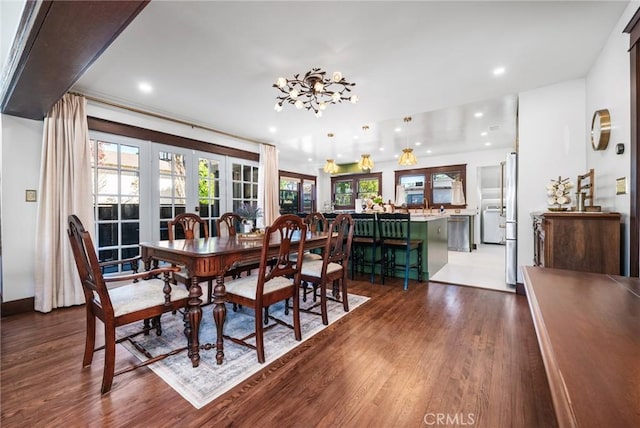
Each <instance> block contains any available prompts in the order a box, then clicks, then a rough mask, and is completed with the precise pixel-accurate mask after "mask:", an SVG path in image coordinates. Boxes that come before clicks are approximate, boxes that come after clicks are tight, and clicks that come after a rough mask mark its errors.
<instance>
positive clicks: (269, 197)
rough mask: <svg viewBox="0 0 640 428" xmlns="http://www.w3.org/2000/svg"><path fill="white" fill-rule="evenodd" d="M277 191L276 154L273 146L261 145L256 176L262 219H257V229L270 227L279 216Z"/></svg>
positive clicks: (278, 188) (278, 185)
mask: <svg viewBox="0 0 640 428" xmlns="http://www.w3.org/2000/svg"><path fill="white" fill-rule="evenodd" d="M279 190H280V183H279V182H278V152H277V151H276V148H275V146H271V145H268V144H262V145H261V146H260V172H259V174H258V206H259V207H260V208H262V213H263V217H262V219H258V222H257V226H258V227H263V226H269V225H271V223H273V221H274V220H275V219H277V218H278V216H279V215H280V196H279ZM260 220H262V222H261V221H260Z"/></svg>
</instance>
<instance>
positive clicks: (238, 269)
mask: <svg viewBox="0 0 640 428" xmlns="http://www.w3.org/2000/svg"><path fill="white" fill-rule="evenodd" d="M241 224H242V218H241V217H240V216H239V215H238V214H236V213H224V214H222V215H221V216H220V218H218V219H216V236H236V235H237V234H238V232H239V231H240V227H241ZM258 266H259V264H258V263H239V264H237V265H236V266H235V267H234V268H232V269H230V270H229V271H227V275H229V276H231V277H232V278H237V277H239V276H240V275H241V274H242V273H243V272H246V274H247V276H249V275H251V271H252V270H253V269H257V268H258Z"/></svg>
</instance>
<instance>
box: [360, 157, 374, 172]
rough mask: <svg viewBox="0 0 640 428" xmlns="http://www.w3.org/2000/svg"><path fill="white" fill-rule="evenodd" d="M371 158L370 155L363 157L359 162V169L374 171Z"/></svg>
mask: <svg viewBox="0 0 640 428" xmlns="http://www.w3.org/2000/svg"><path fill="white" fill-rule="evenodd" d="M370 156H371V155H369V154H364V155H362V157H361V158H360V160H359V161H358V168H360V169H368V170H372V169H373V161H372V160H371V157H370Z"/></svg>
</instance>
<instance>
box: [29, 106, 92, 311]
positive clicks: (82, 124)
mask: <svg viewBox="0 0 640 428" xmlns="http://www.w3.org/2000/svg"><path fill="white" fill-rule="evenodd" d="M91 183H92V182H91V150H90V147H89V129H88V126H87V115H86V100H85V98H84V97H81V96H77V95H71V94H66V95H64V96H63V97H62V99H61V100H60V101H58V102H57V103H56V104H55V105H54V106H53V107H52V109H51V111H50V112H49V114H48V115H47V117H46V118H45V120H44V133H43V137H42V161H41V164H40V197H39V198H38V199H39V202H38V214H37V219H36V254H35V257H36V270H35V282H36V284H35V288H36V290H35V309H36V310H37V311H40V312H50V311H51V310H52V309H54V308H59V307H64V306H72V305H79V304H83V303H84V294H83V292H82V285H81V284H80V279H79V277H78V271H77V270H76V266H75V262H74V259H73V253H72V251H71V247H70V244H69V238H68V237H67V217H68V216H69V215H70V214H76V215H77V216H78V217H79V218H80V220H81V221H82V223H83V224H84V226H85V227H86V228H87V230H89V232H91V231H92V229H93V212H92V190H91V185H92V184H91Z"/></svg>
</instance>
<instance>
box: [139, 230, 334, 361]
mask: <svg viewBox="0 0 640 428" xmlns="http://www.w3.org/2000/svg"><path fill="white" fill-rule="evenodd" d="M276 235H277V234H274V235H273V236H271V238H270V240H269V241H268V245H269V253H273V255H274V256H277V254H278V247H279V246H280V239H279V237H277V236H276ZM264 236H265V235H262V236H260V235H259V234H256V235H249V236H243V235H241V234H236V235H233V236H216V237H209V238H198V239H175V240H172V241H151V242H141V243H140V252H141V258H142V260H143V261H144V264H145V268H146V269H147V270H148V269H150V268H151V266H152V264H153V265H157V264H158V263H159V262H166V263H171V264H174V265H178V266H182V267H183V268H184V270H186V273H187V275H188V277H189V278H190V285H189V302H188V306H187V308H186V313H185V316H184V322H185V331H184V333H185V336H186V337H187V347H188V356H189V358H190V359H191V363H192V365H193V367H198V364H199V363H200V340H199V331H200V321H201V320H202V307H201V304H202V300H201V299H200V297H201V296H202V289H201V288H200V284H199V281H200V280H199V278H202V277H212V276H215V278H216V284H215V287H214V291H213V319H214V322H215V325H216V336H217V337H216V343H215V347H216V363H217V364H222V362H223V360H224V342H223V330H224V322H225V318H226V314H227V311H226V307H225V300H226V299H225V296H226V288H225V284H224V277H225V273H226V272H227V271H229V270H230V269H232V268H233V267H235V266H236V265H237V264H239V263H257V262H259V261H260V256H261V252H262V247H263V245H264V244H265V242H264V241H265V238H264ZM328 236H329V235H328V233H327V232H306V235H305V243H304V249H305V251H306V250H313V249H318V248H323V247H324V245H325V243H326V241H327V237H328ZM297 239H299V238H297ZM294 240H296V237H295V235H294Z"/></svg>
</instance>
